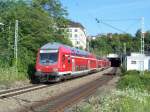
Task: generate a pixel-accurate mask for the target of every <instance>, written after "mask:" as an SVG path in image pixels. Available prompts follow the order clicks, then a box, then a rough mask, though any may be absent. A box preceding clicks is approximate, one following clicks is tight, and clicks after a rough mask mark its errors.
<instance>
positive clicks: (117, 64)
mask: <svg viewBox="0 0 150 112" xmlns="http://www.w3.org/2000/svg"><path fill="white" fill-rule="evenodd" d="M108 59H109V61H111V67H120V65H121V60H120V58H108Z"/></svg>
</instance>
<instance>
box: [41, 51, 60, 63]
mask: <svg viewBox="0 0 150 112" xmlns="http://www.w3.org/2000/svg"><path fill="white" fill-rule="evenodd" d="M57 60H58V52H51V53H40V63H41V64H44V65H49V64H53V63H56V62H57Z"/></svg>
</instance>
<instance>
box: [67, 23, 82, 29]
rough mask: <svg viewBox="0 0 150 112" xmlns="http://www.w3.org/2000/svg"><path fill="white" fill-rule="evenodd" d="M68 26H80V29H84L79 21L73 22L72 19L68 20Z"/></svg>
mask: <svg viewBox="0 0 150 112" xmlns="http://www.w3.org/2000/svg"><path fill="white" fill-rule="evenodd" d="M68 26H69V27H77V28H78V27H80V28H82V29H85V28H84V26H83V25H82V24H81V23H78V22H74V21H69V25H68Z"/></svg>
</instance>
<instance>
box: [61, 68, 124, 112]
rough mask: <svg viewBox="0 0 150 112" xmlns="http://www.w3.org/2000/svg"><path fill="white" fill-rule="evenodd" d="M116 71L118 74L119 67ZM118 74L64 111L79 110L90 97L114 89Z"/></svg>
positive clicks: (101, 94) (103, 94) (107, 92)
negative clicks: (93, 92)
mask: <svg viewBox="0 0 150 112" xmlns="http://www.w3.org/2000/svg"><path fill="white" fill-rule="evenodd" d="M117 73H118V74H120V73H121V72H120V69H118V70H117ZM119 78H120V77H119V76H118V75H116V76H115V77H114V78H113V79H112V80H110V81H109V82H108V83H107V84H105V85H103V86H101V87H100V88H98V89H97V91H96V93H95V94H93V95H91V96H89V97H88V98H86V99H83V100H81V101H80V102H78V104H75V105H73V106H71V107H70V108H66V110H65V111H64V112H80V108H81V107H84V106H85V105H86V104H87V103H88V102H89V100H90V99H92V98H95V97H97V96H98V97H100V96H105V95H106V94H109V93H110V92H112V91H114V90H116V85H117V82H118V80H119Z"/></svg>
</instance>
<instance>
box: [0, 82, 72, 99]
mask: <svg viewBox="0 0 150 112" xmlns="http://www.w3.org/2000/svg"><path fill="white" fill-rule="evenodd" d="M67 81H71V80H67ZM65 82H66V81H65ZM61 83H64V82H58V83H54V84H50V85H39V84H35V85H30V86H25V87H21V88H15V89H8V90H3V91H0V99H4V98H9V97H13V96H16V95H19V94H23V93H27V92H30V91H34V90H38V89H42V88H46V87H50V86H53V85H56V84H61Z"/></svg>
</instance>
